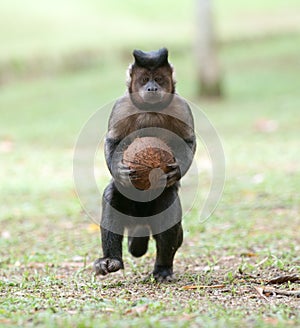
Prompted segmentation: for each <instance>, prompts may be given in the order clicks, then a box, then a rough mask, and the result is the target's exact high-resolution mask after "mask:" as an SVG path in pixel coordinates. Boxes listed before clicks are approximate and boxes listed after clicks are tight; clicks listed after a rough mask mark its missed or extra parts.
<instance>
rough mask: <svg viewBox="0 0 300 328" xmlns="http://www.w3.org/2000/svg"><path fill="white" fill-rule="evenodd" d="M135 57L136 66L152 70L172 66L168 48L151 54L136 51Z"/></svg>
mask: <svg viewBox="0 0 300 328" xmlns="http://www.w3.org/2000/svg"><path fill="white" fill-rule="evenodd" d="M133 56H134V59H135V63H134V65H137V66H140V67H143V68H147V69H151V70H152V69H156V68H158V67H161V66H164V65H170V64H169V62H168V49H166V48H161V49H159V50H156V51H149V52H144V51H142V50H134V51H133Z"/></svg>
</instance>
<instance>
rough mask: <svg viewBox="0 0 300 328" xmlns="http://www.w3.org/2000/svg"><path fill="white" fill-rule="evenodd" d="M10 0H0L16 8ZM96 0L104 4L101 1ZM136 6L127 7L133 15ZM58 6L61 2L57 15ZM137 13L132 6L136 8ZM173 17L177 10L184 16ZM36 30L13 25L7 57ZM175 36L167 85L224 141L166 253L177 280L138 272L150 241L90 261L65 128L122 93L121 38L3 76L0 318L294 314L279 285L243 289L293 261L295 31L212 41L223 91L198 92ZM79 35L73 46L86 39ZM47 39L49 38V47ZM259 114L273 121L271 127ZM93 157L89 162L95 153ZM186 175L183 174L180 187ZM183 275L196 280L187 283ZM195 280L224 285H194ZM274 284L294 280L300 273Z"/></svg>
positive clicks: (297, 178) (283, 323)
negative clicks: (212, 193) (82, 60)
mask: <svg viewBox="0 0 300 328" xmlns="http://www.w3.org/2000/svg"><path fill="white" fill-rule="evenodd" d="M120 3H121V2H118V3H117V2H116V3H115V4H114V5H115V6H117V5H120ZM253 3H254V4H253V7H252V8H253V10H254V12H257V11H260V12H266V11H268V10H271V5H270V2H269V1H267V2H253ZM13 4H14V3H13V2H10V3H9V2H7V4H5V6H6V8H15V7H13ZM122 4H123V2H122ZM230 4H231V6H232V7H230V6H229V8H228V9H226V8H222V6H224V4H223V5H221V4H220V6H221V7H218V8H219V9H218V10H219V15H220V17H223V16H224V17H225V16H227V17H229V16H230V15H231V14H230V10H229V9H230V8H236V11H237V12H241V11H242V8H240V6H241V5H240V4H239V3H238V2H236V1H233V0H232V1H230ZM296 4H297V3H296V2H294V6H296ZM92 5H93V6H94V7H90V6H92ZM188 5H190V4H186V3H185V4H184V5H183V6H186V7H187V6H188ZM1 6H2V5H1ZM47 6H48V7H44V8H42V6H41V5H37V7H35V9H34V10H36V11H38V10H40V11H41V10H44V11H45V12H46V10H50V14H49V15H50V16H49V17H52V16H51V15H54V14H55V13H56V11H55V10H54V9H53V8H55V6H54V5H53V6H54V7H52V5H50V4H48V5H47ZM96 6H98V4H96V2H88V5H87V4H83V3H81V2H79V1H78V2H76V8H77V9H76V10H75V9H74V10H75V11H74V13H73V14H72V15H71V17H70V19H72V20H73V19H74V15H75V12H76V13H77V15H78V17H79V16H80V15H81V14H82V15H86V11H87V10H91V9H84V8H96ZM101 6H102V7H103V8H104V7H105V8H106V9H105V10H113V8H112V7H109V6H108V5H105V4H104V3H102V4H101ZM122 6H123V7H124V8H123V7H122V9H123V10H129V9H128V8H127V6H125V4H123V5H122ZM166 6H167V4H166ZM51 8H52V10H53V11H51ZM272 8H274V7H272ZM276 8H277V9H276V10H279V9H278V8H280V10H281V9H282V7H276ZM290 8H293V7H292V6H291V7H290ZM290 8H288V9H287V10H290ZM142 9H143V7H139V6H137V7H134V13H132V15H133V16H134V15H135V12H141V11H142ZM148 9H149V11H150V10H154V9H151V8H148ZM221 9H222V10H221ZM7 10H8V9H7ZM174 10H177V11H178V10H179V9H178V8H177V7H176V8H174ZM249 10H250V9H249ZM272 10H274V9H272ZM67 12H68V10H67V2H64V6H62V12H61V15H62V16H61V17H60V18H59V19H60V20H63V18H62V17H65V15H67ZM247 12H248V9H247ZM250 12H251V10H250ZM89 13H90V11H88V14H87V15H88V16H89V15H90V14H89ZM27 15H33V17H39V16H36V14H34V13H32V14H30V13H29V12H28V13H27ZM144 15H145V17H144V16H142V18H140V19H143V20H144V19H146V16H147V14H146V13H144ZM20 16H22V15H21V9H20ZM93 17H94V16H93ZM107 17H109V16H107ZM117 17H119V16H118V15H117V16H116V17H115V19H117ZM128 17H131V18H132V19H133V17H132V16H127V15H124V17H123V19H124V20H128V19H129V18H128ZM159 17H160V16H159ZM131 18H130V19H131ZM78 19H79V18H78ZM136 19H137V18H136ZM161 19H163V17H162V18H161ZM172 19H174V18H170V21H172ZM181 19H182V22H184V21H185V19H186V16H185V15H183V16H182V18H181ZM224 19H227V18H226V17H225V18H224ZM50 21H51V19H50ZM73 22H74V21H72V23H70V24H71V25H72V24H73ZM222 22H224V21H223V20H222ZM6 23H7V22H6ZM7 24H8V23H7ZM10 24H13V22H10ZM89 24H93V20H92V21H91V22H90V23H89ZM99 24H100V23H99ZM101 24H102V23H101ZM103 24H105V22H104V23H103ZM131 24H136V22H132V23H131ZM222 24H223V23H222ZM58 26H60V25H58ZM179 26H180V25H179ZM29 28H30V26H28V29H29ZM49 30H51V29H49ZM21 32H22V31H17V32H16V33H21ZM23 32H24V33H27V32H26V30H24V31H23ZM42 32H43V29H41V36H40V37H37V38H34V41H35V42H37V43H36V48H35V46H33V45H32V44H31V45H30V43H31V42H29V40H28V39H24V40H26V42H28V44H27V45H26V46H24V48H23V50H24V52H23V50H22V51H19V50H18V49H16V47H15V46H14V45H13V44H10V46H9V47H7V49H6V56H8V57H7V58H11V57H10V56H12V54H18V56H20V57H22V56H27V55H28V54H29V55H30V56H31V54H32V53H33V52H34V51H37V52H38V53H42V52H40V49H42V48H43V42H45V40H44V37H43V36H45V34H43V33H42ZM64 33H71V32H70V31H64ZM82 33H84V30H83V32H82ZM110 33H112V32H110ZM29 34H30V33H29ZM93 37H95V36H91V40H92V38H93ZM19 38H20V36H19V35H16V36H15V39H14V36H13V35H12V37H11V41H10V42H12V43H14V42H15V43H14V44H15V45H17V43H18V42H16V40H19ZM62 38H69V37H68V36H62ZM176 38H177V36H176ZM176 38H174V42H175V46H174V51H172V47H170V51H171V59H172V62H173V64H174V66H175V67H176V68H177V78H178V90H179V92H180V94H182V95H183V96H185V97H186V98H188V99H191V100H192V101H193V102H194V103H196V104H197V105H198V106H199V107H201V108H202V109H203V110H204V111H205V113H206V115H207V116H208V117H209V119H210V121H211V122H212V123H213V125H214V126H215V127H216V129H217V131H218V133H219V135H220V138H221V140H222V143H223V145H224V150H225V155H226V175H227V178H226V185H225V189H224V193H223V198H222V201H221V202H220V203H219V206H218V208H217V209H216V211H215V212H214V214H213V215H212V216H211V218H210V219H209V220H208V221H206V222H205V223H203V222H201V221H200V220H199V214H200V213H199V206H197V205H198V204H197V203H196V205H195V206H194V207H193V208H192V209H191V211H190V212H189V213H187V215H186V216H185V219H184V233H185V241H184V245H183V247H182V248H181V249H180V250H179V252H178V254H177V256H176V260H175V272H176V275H177V277H178V281H177V282H175V283H172V284H155V283H154V282H153V281H152V280H151V279H145V278H146V277H147V276H148V274H149V273H150V272H151V270H152V266H153V262H154V256H155V249H154V245H153V243H151V247H150V249H149V252H148V254H147V255H146V256H145V257H143V258H141V259H134V258H132V257H131V256H130V255H129V254H128V252H127V250H126V247H125V245H124V253H125V256H124V260H125V266H126V268H125V270H124V271H123V272H118V273H116V274H114V275H111V276H109V277H105V278H102V277H100V278H95V277H94V276H93V273H92V269H91V263H92V261H93V260H94V259H95V258H96V257H97V256H98V255H99V248H100V241H99V231H98V227H97V226H96V225H95V224H93V222H91V221H90V220H89V218H88V217H87V216H86V215H85V214H84V212H83V211H82V209H81V207H80V204H79V201H78V199H77V197H76V194H75V190H74V184H73V178H72V156H73V148H74V144H75V142H76V138H77V136H78V134H79V131H80V129H81V127H82V125H83V124H84V122H85V121H86V120H87V119H88V118H89V117H90V115H91V114H92V113H93V112H94V111H96V110H97V109H98V108H101V107H102V106H103V105H105V104H107V103H110V102H111V101H113V99H115V98H116V97H118V96H119V95H120V94H122V92H123V90H124V87H125V83H124V82H123V81H124V79H125V69H126V67H127V65H128V61H129V60H130V56H129V54H130V51H131V50H129V47H130V42H129V45H128V50H127V48H126V55H123V51H124V49H125V48H123V50H122V54H121V55H119V52H118V55H116V56H114V57H112V56H103V57H102V58H101V60H99V61H96V62H95V63H93V65H91V66H90V67H88V68H86V69H84V70H83V69H82V70H75V71H72V70H65V71H64V72H60V74H56V73H54V74H53V73H52V72H49V73H48V74H46V75H45V76H43V77H39V78H33V77H32V78H29V79H19V80H15V81H13V82H10V83H7V84H4V85H1V90H0V117H1V121H0V162H1V171H0V181H1V184H0V194H1V203H0V235H1V238H0V270H1V271H0V299H1V302H0V326H3V327H4V326H5V327H9V326H11V327H33V326H34V327H36V326H37V327H74V326H76V327H170V326H175V327H202V326H205V327H240V326H246V327H271V326H276V327H287V326H288V327H289V326H295V327H297V326H299V325H300V317H299V311H298V309H299V300H298V299H296V298H292V297H286V296H282V297H280V295H277V296H268V297H267V298H268V300H265V299H263V298H261V297H260V296H259V295H258V294H257V293H256V292H255V290H254V287H259V286H261V285H264V284H265V280H268V279H270V278H272V277H275V276H277V275H282V274H293V273H295V274H298V275H299V274H300V257H299V255H298V253H299V247H300V246H299V245H300V239H299V226H300V216H299V212H300V211H299V210H300V209H299V198H300V195H299V190H300V171H299V161H300V155H299V151H298V149H299V126H300V119H299V106H300V100H299V87H300V82H299V77H298V71H299V68H300V61H299V55H298V54H299V35H297V34H295V33H291V34H288V35H281V36H277V37H273V36H271V37H266V38H265V39H258V40H251V41H249V40H248V41H247V42H246V41H245V42H230V43H225V44H223V45H222V48H221V53H220V56H221V62H222V66H223V68H224V87H225V90H226V98H225V99H224V100H222V101H204V100H199V99H198V98H197V96H196V90H197V89H196V77H195V74H194V68H193V63H194V62H193V57H192V54H191V52H190V48H189V47H186V50H182V49H181V45H182V44H188V42H187V41H186V40H184V34H183V36H181V37H178V41H176V40H177V39H176ZM233 39H234V37H233ZM14 40H15V41H14ZM52 40H53V39H52ZM78 40H79V39H78ZM113 40H114V39H113V36H109V38H107V42H111V43H112V44H114V41H113ZM133 40H134V37H133ZM26 42H25V41H24V44H25V43H26ZM53 42H54V41H53ZM72 42H73V41H72V39H71V40H70V44H71V43H72ZM76 42H77V41H76ZM76 42H75V43H76ZM81 42H82V41H80V42H79V41H78V47H79V48H82V47H83V48H84V47H86V44H83V43H81ZM88 42H89V41H88ZM176 42H178V43H176ZM62 43H63V42H62ZM75 43H74V44H75ZM93 43H94V40H92V41H91V44H93ZM70 44H63V46H62V48H61V51H69V50H70V49H71V48H72V47H73V45H74V44H73V45H71V46H70ZM153 44H154V43H153ZM176 44H177V46H176ZM56 45H57V44H56V43H55V46H53V44H52V45H51V43H49V47H52V46H53V47H56ZM64 47H66V48H64ZM63 48H64V49H63ZM34 49H37V50H34ZM45 49H47V48H45ZM62 49H63V50H62ZM72 49H73V48H72ZM179 49H180V51H179ZM127 52H128V53H127ZM270 122H271V126H273V128H274V130H272V129H271V131H268V124H270ZM106 124H107V122H106V120H105V119H103V122H100V124H99V130H101V131H105V130H106ZM200 149H201V147H200ZM100 154H101V152H100ZM201 156H202V155H201V153H200V154H199V157H198V160H199V163H198V165H199V167H201V168H202V171H201V176H202V177H203V179H202V180H201V181H200V182H201V188H203V190H206V189H207V188H208V186H209V172H207V171H206V169H205V167H206V166H205V163H202V162H201V159H202V160H203V158H202V157H201ZM99 157H100V158H99V163H98V162H97V163H98V164H97V165H99V167H100V166H102V165H103V158H101V156H100V155H99ZM97 172H98V173H97V174H98V180H99V186H100V189H103V188H104V186H105V184H106V183H107V181H108V180H109V175H108V173H107V170H106V169H105V170H104V169H103V167H101V169H100V168H98V171H97ZM192 178H193V177H192ZM188 187H189V185H187V183H186V184H184V183H183V190H184V191H186V190H187V191H189V189H188ZM186 194H187V195H189V194H188V193H186ZM183 196H184V195H183ZM201 197H203V195H202V189H201V190H200V199H202V198H201ZM183 198H185V199H186V198H187V197H183ZM186 201H187V203H189V199H186ZM187 285H194V286H196V288H195V289H192V290H186V289H185V288H184V287H185V286H187ZM202 285H207V286H208V285H223V286H224V287H222V288H216V289H215V288H208V289H202V288H201V287H200V286H202ZM276 287H277V288H283V289H285V290H292V289H299V283H297V282H296V283H285V284H283V285H278V286H276Z"/></svg>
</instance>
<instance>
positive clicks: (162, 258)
mask: <svg viewBox="0 0 300 328" xmlns="http://www.w3.org/2000/svg"><path fill="white" fill-rule="evenodd" d="M133 56H134V63H133V64H131V65H130V66H129V68H128V72H127V73H128V79H127V87H128V90H127V92H126V93H125V95H124V96H123V97H121V98H120V99H118V100H117V101H116V103H115V105H114V107H113V109H112V113H111V116H110V119H109V125H108V132H107V134H106V138H105V158H106V163H107V166H108V168H109V171H110V173H111V175H112V180H111V182H110V183H109V185H108V186H107V187H106V189H105V191H104V194H103V200H102V218H101V239H102V249H103V257H101V258H99V259H97V260H96V261H95V262H94V269H95V272H96V274H101V275H106V274H108V273H111V272H115V271H118V270H120V269H123V268H124V265H123V260H122V240H123V235H124V233H125V230H126V231H127V233H128V249H129V252H130V253H131V254H132V255H133V256H135V257H140V256H142V255H144V254H145V253H146V251H147V248H148V241H149V237H150V236H151V235H152V236H153V238H154V239H155V241H156V261H155V265H154V270H153V272H152V274H153V276H154V278H155V280H156V281H159V282H161V281H171V280H172V275H173V260H174V256H175V253H176V251H177V249H178V248H179V247H180V246H181V244H182V241H183V230H182V225H181V218H182V209H181V204H180V200H179V197H178V188H179V181H180V179H181V178H182V177H183V176H184V174H185V173H186V172H187V170H188V169H189V167H190V166H191V163H192V160H193V155H194V153H195V148H196V138H195V134H194V123H193V117H192V113H191V110H190V108H189V105H188V104H187V102H186V101H185V100H183V99H182V98H180V97H179V96H178V95H177V94H176V93H175V80H174V72H173V67H172V65H171V64H170V63H169V62H168V50H167V49H166V48H162V49H159V50H157V51H150V52H143V51H141V50H134V52H133ZM144 136H152V137H153V136H154V137H159V138H161V139H162V140H163V141H164V142H166V143H167V144H168V146H169V147H170V148H171V150H172V153H173V155H174V158H175V163H173V164H170V165H169V166H168V170H169V171H168V173H164V174H162V175H161V178H160V179H159V181H158V184H157V185H156V186H152V185H151V188H150V190H146V191H140V190H137V189H135V187H134V186H133V185H132V182H131V181H132V180H131V179H134V177H135V174H136V172H135V171H134V170H133V169H130V168H129V167H128V166H126V165H125V164H124V163H123V161H122V159H123V152H124V151H125V150H126V148H127V147H128V145H129V144H130V143H131V142H132V141H133V140H134V139H135V138H136V137H144ZM151 183H152V182H151ZM152 187H153V188H152ZM153 194H154V196H153Z"/></svg>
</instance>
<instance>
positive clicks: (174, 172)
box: [161, 162, 181, 187]
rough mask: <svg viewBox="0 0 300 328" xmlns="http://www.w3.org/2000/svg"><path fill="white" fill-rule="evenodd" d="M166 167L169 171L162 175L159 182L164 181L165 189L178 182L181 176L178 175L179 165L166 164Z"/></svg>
mask: <svg viewBox="0 0 300 328" xmlns="http://www.w3.org/2000/svg"><path fill="white" fill-rule="evenodd" d="M167 167H168V168H169V169H170V171H169V172H168V173H166V174H164V175H163V176H162V177H161V180H162V181H164V183H165V184H166V187H170V186H172V185H173V184H174V183H176V182H177V181H179V180H180V178H181V174H180V168H179V164H178V163H177V162H175V163H173V164H168V165H167Z"/></svg>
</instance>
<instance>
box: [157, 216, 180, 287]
mask: <svg viewBox="0 0 300 328" xmlns="http://www.w3.org/2000/svg"><path fill="white" fill-rule="evenodd" d="M153 237H154V239H155V240H156V252H157V253H156V261H155V266H154V271H153V276H154V278H155V279H156V280H157V281H159V282H161V281H171V280H172V275H173V260H174V256H175V253H176V251H177V249H178V248H179V247H180V246H181V244H182V240H183V230H182V225H181V222H178V223H177V224H176V225H174V226H173V227H172V228H170V229H168V230H166V231H164V232H162V233H159V234H157V235H154V236H153Z"/></svg>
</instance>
